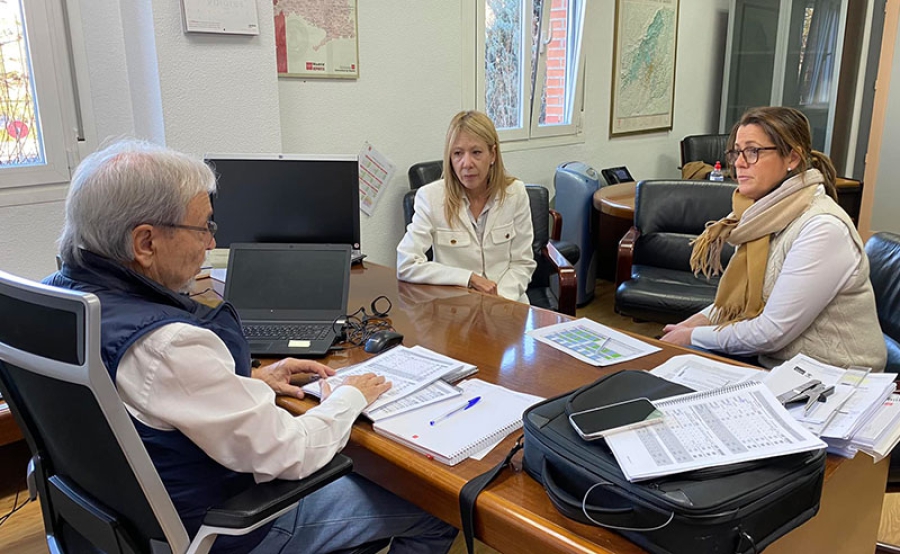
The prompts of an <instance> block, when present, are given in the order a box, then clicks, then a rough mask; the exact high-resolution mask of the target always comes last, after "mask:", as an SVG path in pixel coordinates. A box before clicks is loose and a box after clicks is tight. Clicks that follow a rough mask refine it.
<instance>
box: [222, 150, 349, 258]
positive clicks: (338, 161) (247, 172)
mask: <svg viewBox="0 0 900 554" xmlns="http://www.w3.org/2000/svg"><path fill="white" fill-rule="evenodd" d="M206 161H207V163H209V165H210V167H212V169H213V171H214V172H215V173H216V176H217V178H218V191H217V193H216V194H215V195H213V197H212V198H211V200H212V204H213V220H214V221H215V222H216V223H217V224H218V226H219V231H218V232H217V233H216V245H217V246H218V247H219V248H228V246H229V245H230V244H231V243H233V242H293V243H334V244H350V245H352V246H353V247H354V248H357V249H358V248H359V166H358V164H357V160H356V158H355V157H349V156H342V157H329V158H326V157H321V158H315V157H301V156H286V155H285V156H278V155H273V156H271V157H260V158H249V157H247V158H241V159H239V158H231V157H228V158H226V157H220V158H216V157H211V158H209V159H207V160H206Z"/></svg>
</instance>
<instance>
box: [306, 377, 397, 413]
mask: <svg viewBox="0 0 900 554" xmlns="http://www.w3.org/2000/svg"><path fill="white" fill-rule="evenodd" d="M321 383H322V400H323V401H324V400H325V399H326V398H328V397H329V396H331V385H329V384H328V382H327V381H321ZM343 386H351V387H356V388H357V389H359V392H361V393H362V394H363V396H365V397H366V406H368V405H369V404H371V403H372V402H374V401H375V399H376V398H378V397H379V396H381V395H382V394H384V393H385V392H386V391H388V390H390V388H391V382H390V381H387V380H385V378H384V377H383V376H381V375H375V374H374V373H364V374H362V375H351V376H349V377H347V378H346V379H344V381H343V382H342V383H341V384H340V385H338V387H343ZM338 387H336V388H338Z"/></svg>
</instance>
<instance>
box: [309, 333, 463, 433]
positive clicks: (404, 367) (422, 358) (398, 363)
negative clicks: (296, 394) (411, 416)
mask: <svg viewBox="0 0 900 554" xmlns="http://www.w3.org/2000/svg"><path fill="white" fill-rule="evenodd" d="M462 365H463V364H462V362H458V361H454V360H452V359H449V358H445V359H438V358H436V357H434V356H426V355H423V354H422V353H420V352H414V351H412V350H411V349H409V348H407V347H405V346H397V347H394V348H391V349H390V350H388V351H386V352H384V353H383V354H379V355H378V356H375V357H373V358H369V359H368V360H366V361H365V362H362V363H359V364H356V365H353V366H349V367H346V368H344V369H341V370H339V371H338V372H337V373H336V374H335V375H332V376H331V377H329V378H328V379H326V382H327V383H328V384H329V385H331V388H332V389H334V388H335V387H337V386H339V385H341V384H342V383H343V382H344V379H346V378H347V377H349V376H351V375H362V374H364V373H374V374H376V375H381V376H384V377H385V378H386V379H387V380H388V381H390V382H391V384H392V386H391V388H390V389H389V390H388V391H387V392H385V393H384V394H382V395H381V396H379V397H378V399H377V400H375V402H372V403H371V404H369V406H368V407H367V408H366V409H365V410H363V415H365V416H367V417H371V414H372V413H376V416H377V415H378V413H377V410H379V409H380V408H382V407H384V406H386V405H388V404H390V403H392V402H395V401H398V400H400V399H401V398H404V397H407V396H409V395H411V394H413V393H416V392H418V391H420V390H422V389H424V388H425V387H427V386H428V385H431V384H432V383H434V382H435V381H437V380H438V379H440V378H441V377H443V376H444V375H446V374H448V373H451V372H454V371H457V370H458V369H459V368H460V367H461V366H462ZM320 387H321V383H319V382H316V381H314V382H311V383H309V384H307V385H305V386H304V387H303V391H304V392H308V393H310V394H312V395H314V396H321V388H320ZM458 394H459V392H458V391H457V390H456V389H455V388H454V387H452V386H447V387H441V390H435V391H431V393H430V394H429V395H427V397H428V401H429V402H434V401H437V400H441V399H443V398H448V397H450V396H456V395H458ZM413 407H414V406H413ZM405 408H406V409H410V406H405ZM404 411H405V410H404ZM382 414H384V412H382ZM389 415H390V414H389Z"/></svg>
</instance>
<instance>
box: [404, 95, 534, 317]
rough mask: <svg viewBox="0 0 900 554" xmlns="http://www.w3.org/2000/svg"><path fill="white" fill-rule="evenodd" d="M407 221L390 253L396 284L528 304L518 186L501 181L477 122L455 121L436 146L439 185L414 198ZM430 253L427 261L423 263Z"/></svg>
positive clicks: (498, 161)
mask: <svg viewBox="0 0 900 554" xmlns="http://www.w3.org/2000/svg"><path fill="white" fill-rule="evenodd" d="M415 210H416V211H415V214H414V215H413V219H412V223H410V224H409V226H408V227H407V228H406V235H404V237H403V240H401V241H400V244H399V245H397V278H398V279H400V280H402V281H409V282H412V283H426V284H430V285H458V286H464V287H470V288H473V289H475V290H478V291H481V292H484V293H486V294H497V295H500V296H502V297H504V298H508V299H510V300H517V301H519V302H524V303H526V304H527V303H528V296H527V295H526V294H525V289H526V288H527V287H528V283H529V282H530V281H531V274H532V272H533V271H534V268H535V266H536V265H537V264H536V263H535V261H534V254H533V252H532V249H531V243H532V241H533V240H534V229H533V228H532V225H531V208H530V204H529V201H528V193H527V192H526V191H525V185H524V184H522V181H519V180H518V179H516V178H514V177H511V176H509V175H507V174H506V170H505V168H504V167H503V158H502V157H501V155H500V147H499V139H498V136H497V130H496V129H495V128H494V124H493V122H491V120H490V118H489V117H488V116H486V115H485V114H483V113H481V112H477V111H474V110H473V111H464V112H460V113H458V114H456V116H455V117H454V118H453V120H452V121H451V122H450V128H449V130H448V131H447V141H446V144H445V146H444V177H443V178H442V179H441V180H439V181H435V182H433V183H430V184H428V185H425V186H423V187H422V188H420V189H419V190H418V192H417V193H416V201H415ZM429 248H431V249H432V252H433V257H434V261H428V258H427V257H426V252H428V249H429Z"/></svg>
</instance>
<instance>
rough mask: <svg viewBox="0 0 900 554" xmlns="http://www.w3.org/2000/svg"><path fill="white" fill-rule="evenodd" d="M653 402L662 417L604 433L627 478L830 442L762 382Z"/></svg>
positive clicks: (814, 447) (637, 478)
mask: <svg viewBox="0 0 900 554" xmlns="http://www.w3.org/2000/svg"><path fill="white" fill-rule="evenodd" d="M655 404H656V407H657V408H658V409H659V410H660V411H662V412H663V414H664V417H663V419H662V421H660V422H659V423H655V424H652V425H647V426H646V427H642V428H640V429H634V430H627V431H622V432H620V433H613V434H610V435H608V436H607V437H606V443H607V444H608V445H609V447H610V448H611V449H612V451H613V454H614V455H615V457H616V460H617V461H618V462H619V466H620V467H621V468H622V472H623V473H624V474H625V476H626V477H627V478H628V480H629V481H642V480H645V479H652V478H654V477H660V476H663V475H671V474H674V473H681V472H685V471H691V470H695V469H703V468H707V467H716V466H722V465H726V464H733V463H737V462H746V461H750V460H758V459H763V458H772V457H775V456H781V455H784V454H794V453H797V452H805V451H808V450H817V449H821V448H825V447H826V445H825V443H824V442H822V441H821V440H820V439H818V438H817V437H815V436H814V435H813V434H812V433H810V432H809V431H807V430H806V429H804V428H803V426H802V425H801V424H800V423H799V422H797V421H796V420H794V418H792V417H791V416H790V415H789V414H788V413H787V411H786V410H785V409H784V407H783V406H782V405H781V404H780V403H779V402H778V400H776V399H775V396H773V395H772V392H771V391H770V390H769V389H768V388H766V386H765V385H763V384H762V383H750V382H748V383H742V384H740V385H736V386H733V387H727V388H724V389H719V390H717V391H711V392H705V393H691V394H686V395H681V396H674V397H672V398H670V399H666V400H662V401H657V402H656V403H655Z"/></svg>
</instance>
